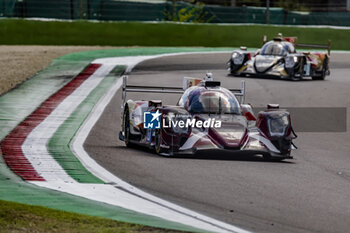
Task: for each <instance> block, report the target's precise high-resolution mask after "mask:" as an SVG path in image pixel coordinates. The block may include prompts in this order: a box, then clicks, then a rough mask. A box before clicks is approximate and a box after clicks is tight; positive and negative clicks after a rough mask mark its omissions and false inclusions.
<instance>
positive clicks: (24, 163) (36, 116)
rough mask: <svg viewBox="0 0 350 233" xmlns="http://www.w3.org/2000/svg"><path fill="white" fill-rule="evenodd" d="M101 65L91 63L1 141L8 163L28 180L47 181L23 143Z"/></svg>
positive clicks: (15, 171) (14, 170)
mask: <svg viewBox="0 0 350 233" xmlns="http://www.w3.org/2000/svg"><path fill="white" fill-rule="evenodd" d="M100 66H101V65H100V64H90V65H89V66H88V67H86V68H85V69H84V70H83V71H82V72H81V73H80V74H79V75H78V76H76V77H75V78H74V79H73V80H72V81H70V82H69V83H67V84H66V85H65V86H64V87H62V88H61V89H60V90H59V91H57V92H56V93H55V94H53V95H52V96H51V97H49V98H48V99H47V100H46V101H44V102H43V103H42V104H41V105H40V106H39V107H38V108H37V109H36V110H35V111H34V112H33V113H32V114H30V115H29V116H28V117H27V118H26V119H25V120H24V121H22V122H21V123H20V124H19V125H18V126H17V127H16V128H14V129H13V130H12V131H11V132H10V134H8V135H7V136H6V137H5V138H4V140H2V141H1V145H0V148H1V150H2V152H3V157H4V160H5V162H6V164H7V165H8V166H9V167H10V168H11V170H12V171H13V172H14V173H16V174H17V175H18V176H20V177H21V178H22V179H24V180H27V181H45V179H44V178H43V177H42V176H41V175H39V173H38V172H37V171H36V170H35V169H34V167H33V165H32V164H31V163H30V162H29V161H28V160H27V158H26V157H25V156H24V153H23V151H22V148H21V146H22V144H23V143H24V141H25V140H26V138H27V136H28V135H29V134H30V133H31V132H32V131H33V129H34V128H35V127H36V126H38V125H39V124H40V123H41V122H42V121H43V120H44V119H45V118H46V117H47V116H48V115H49V114H50V113H51V112H52V111H53V110H54V109H55V108H56V107H57V106H58V105H59V103H60V102H61V101H62V100H63V99H65V98H66V97H67V96H69V95H70V94H71V93H72V92H73V91H74V90H75V89H76V88H77V87H79V86H80V85H81V84H82V83H83V82H84V81H85V80H86V79H87V78H88V77H90V75H91V74H93V73H94V72H95V70H97V69H98V68H99V67H100Z"/></svg>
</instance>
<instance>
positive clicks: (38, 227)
mask: <svg viewBox="0 0 350 233" xmlns="http://www.w3.org/2000/svg"><path fill="white" fill-rule="evenodd" d="M0 232H38V233H40V232H66V233H73V232H86V233H87V232H152V233H154V232H180V231H173V230H166V229H162V228H154V227H148V226H142V225H137V224H130V223H124V222H119V221H114V220H110V219H104V218H99V217H91V216H87V215H81V214H75V213H69V212H65V211H59V210H52V209H49V208H46V207H40V206H31V205H24V204H19V203H14V202H8V201H2V200H0Z"/></svg>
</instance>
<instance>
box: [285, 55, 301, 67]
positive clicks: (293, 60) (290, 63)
mask: <svg viewBox="0 0 350 233" xmlns="http://www.w3.org/2000/svg"><path fill="white" fill-rule="evenodd" d="M284 61H285V63H284V64H285V66H286V68H293V67H294V66H295V63H296V62H297V61H298V58H297V57H294V56H287V57H286V58H285V59H284Z"/></svg>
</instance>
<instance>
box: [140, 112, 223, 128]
mask: <svg viewBox="0 0 350 233" xmlns="http://www.w3.org/2000/svg"><path fill="white" fill-rule="evenodd" d="M161 115H162V114H161V113H159V110H157V111H156V112H144V114H143V116H144V119H143V120H144V121H143V122H144V123H143V127H144V128H145V129H160V127H161V123H162V126H163V128H176V127H179V128H188V127H196V128H220V127H221V120H216V119H215V118H208V119H206V120H200V119H197V118H193V117H191V116H190V115H178V114H177V115H174V114H169V115H164V116H163V121H161V117H160V116H161Z"/></svg>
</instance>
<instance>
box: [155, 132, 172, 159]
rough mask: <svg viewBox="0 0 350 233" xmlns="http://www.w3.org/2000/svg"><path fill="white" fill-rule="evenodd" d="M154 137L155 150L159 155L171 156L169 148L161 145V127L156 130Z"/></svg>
mask: <svg viewBox="0 0 350 233" xmlns="http://www.w3.org/2000/svg"><path fill="white" fill-rule="evenodd" d="M154 137H155V138H154V141H155V145H154V150H155V152H156V153H157V154H158V155H161V156H166V157H170V156H171V155H170V154H169V151H168V150H167V149H165V148H162V147H161V144H162V133H161V129H156V130H155V134H154Z"/></svg>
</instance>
